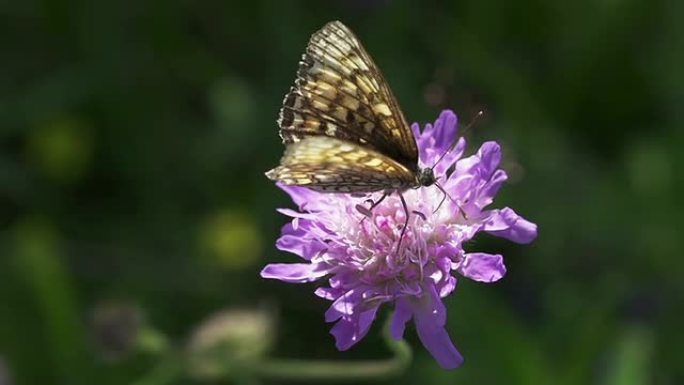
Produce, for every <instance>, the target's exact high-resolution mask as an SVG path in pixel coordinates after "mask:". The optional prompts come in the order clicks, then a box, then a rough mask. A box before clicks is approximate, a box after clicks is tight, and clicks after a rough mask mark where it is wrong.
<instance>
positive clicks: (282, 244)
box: [276, 221, 328, 261]
mask: <svg viewBox="0 0 684 385" xmlns="http://www.w3.org/2000/svg"><path fill="white" fill-rule="evenodd" d="M282 233H283V235H281V236H280V238H278V240H277V241H276V247H277V248H278V249H279V250H283V251H287V252H289V253H292V254H296V255H298V256H300V257H302V258H304V259H306V260H307V261H308V260H311V258H313V257H315V256H316V255H318V254H319V253H320V252H321V251H323V250H325V249H327V248H328V246H327V245H326V244H325V242H321V241H319V240H318V239H316V238H314V237H312V234H311V233H312V230H311V226H309V223H308V222H305V221H300V223H299V227H298V228H297V229H296V230H295V229H294V226H293V225H292V224H291V223H288V224H286V225H285V226H283V230H282Z"/></svg>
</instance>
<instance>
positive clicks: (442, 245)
mask: <svg viewBox="0 0 684 385" xmlns="http://www.w3.org/2000/svg"><path fill="white" fill-rule="evenodd" d="M411 128H412V129H413V133H414V135H415V137H416V141H417V143H418V147H419V151H420V167H428V166H432V165H433V164H434V163H435V162H436V161H437V159H438V158H439V157H440V156H441V155H442V154H443V153H444V151H446V150H447V149H448V148H449V146H450V145H451V144H452V143H453V142H454V140H455V139H456V131H457V130H456V115H455V114H454V113H453V112H452V111H449V110H445V111H443V112H442V113H441V114H440V116H439V118H438V119H437V121H436V122H435V124H434V125H431V124H427V125H426V126H425V128H424V129H423V131H422V132H421V131H420V127H419V125H418V124H415V123H414V124H413V125H412V126H411ZM464 148H465V140H464V139H463V138H462V137H461V138H459V139H458V142H457V143H456V145H455V147H454V148H453V150H452V151H451V152H449V153H448V154H447V155H446V156H445V157H444V159H442V161H440V162H439V164H437V166H436V167H435V168H434V172H435V176H436V177H437V178H438V183H440V184H441V185H442V186H443V187H444V189H445V190H446V191H447V192H448V193H449V195H450V196H451V198H453V200H454V201H456V202H457V203H458V204H456V203H454V202H452V201H451V200H449V199H447V200H446V201H444V202H443V204H442V205H441V207H439V210H437V211H436V212H435V210H436V209H437V208H438V205H439V204H440V202H441V201H442V199H443V198H444V194H443V193H442V192H441V191H440V190H439V189H438V188H437V186H430V187H421V188H418V189H410V190H407V191H404V192H403V195H404V197H405V199H406V202H407V204H408V208H409V212H413V211H418V212H420V213H422V214H423V215H422V216H421V215H417V214H412V215H411V216H410V219H409V223H408V227H407V229H406V233H405V235H404V238H403V240H402V243H401V248H400V250H399V252H397V242H398V240H399V235H400V233H401V227H402V226H403V224H404V221H405V219H406V212H405V211H404V209H403V207H402V205H401V202H400V199H399V197H398V195H397V194H392V195H391V196H389V197H387V199H385V200H384V201H383V202H382V203H381V204H380V205H378V206H377V207H375V208H374V209H373V212H372V217H371V218H367V219H366V220H363V221H362V219H363V216H362V215H361V214H360V213H359V212H358V210H357V209H356V208H355V206H356V205H357V204H359V203H361V204H363V202H364V200H365V199H364V198H354V197H351V196H350V195H346V194H325V193H318V192H314V191H312V190H309V189H306V188H302V187H292V186H280V188H282V189H283V190H285V192H287V193H288V194H289V195H290V196H291V197H292V200H293V201H294V202H295V203H296V204H297V205H298V206H299V211H294V210H290V209H280V210H279V211H280V212H281V213H283V214H285V215H288V216H290V217H292V218H293V219H292V221H291V222H290V223H288V224H287V225H285V226H284V227H283V230H282V236H281V237H280V238H279V239H278V241H277V242H276V246H277V247H278V248H279V249H280V250H285V251H289V252H291V253H294V254H297V255H298V256H300V257H302V258H303V259H304V260H305V262H304V263H288V264H281V263H274V264H269V265H267V266H266V267H264V269H263V270H262V271H261V276H262V277H264V278H274V279H279V280H281V281H285V282H291V283H303V282H312V281H316V280H318V279H321V278H324V277H327V279H328V286H326V287H319V288H318V289H316V292H315V293H316V295H318V296H319V297H321V298H325V299H327V300H329V301H332V305H331V306H330V308H329V309H328V311H327V312H326V313H325V320H326V321H327V322H335V325H334V326H333V328H332V330H331V333H332V335H333V336H334V337H335V340H336V346H337V348H338V349H340V350H346V349H348V348H350V347H351V346H353V345H354V344H355V343H357V342H358V341H359V340H361V339H362V338H363V337H364V336H365V335H366V333H367V332H368V329H369V327H370V325H371V323H372V322H373V320H374V319H375V314H376V312H377V310H378V307H379V306H380V305H381V304H383V303H390V304H393V306H394V312H393V314H392V318H391V320H390V322H391V325H390V326H391V327H390V331H391V335H392V337H393V338H396V339H400V338H402V336H403V334H404V328H405V326H406V323H407V322H408V321H410V320H411V319H413V320H414V322H415V326H416V331H417V333H418V337H419V338H420V340H421V341H422V343H423V345H425V347H426V348H427V350H428V351H430V353H431V354H432V356H433V357H434V358H435V359H436V360H437V362H438V363H439V365H440V366H442V367H443V368H447V369H451V368H456V367H458V366H459V365H460V364H461V363H462V362H463V357H462V356H461V355H460V353H459V352H458V351H457V350H456V347H455V346H454V345H453V343H452V342H451V339H450V338H449V335H448V334H447V332H446V330H445V329H444V326H445V324H446V308H445V306H444V304H443V302H442V298H444V297H446V296H447V295H449V294H451V293H452V292H453V291H454V289H455V288H456V282H457V277H456V276H455V274H454V272H457V273H459V274H460V275H463V276H465V277H468V278H470V279H473V280H475V281H480V282H495V281H498V280H499V279H501V277H503V276H504V274H506V267H505V266H504V263H503V257H502V256H501V255H498V254H487V253H481V252H466V251H465V250H464V244H465V243H466V242H467V241H469V240H470V239H472V238H473V237H474V236H475V234H477V233H478V232H480V231H485V232H488V233H490V234H493V235H496V236H499V237H503V238H506V239H509V240H511V241H514V242H518V243H529V242H531V241H532V240H533V239H534V238H535V237H536V236H537V226H536V225H535V224H534V223H531V222H529V221H527V220H525V219H523V218H522V217H520V216H519V215H518V214H516V213H515V212H514V211H513V210H512V209H510V208H508V207H506V208H503V209H487V208H486V207H487V206H489V205H490V204H491V203H492V201H493V198H494V196H495V195H496V193H497V191H498V190H499V188H500V187H501V185H502V184H503V182H504V181H505V180H506V178H507V177H506V173H505V172H504V171H503V170H501V169H499V168H498V167H499V162H500V160H501V148H500V147H499V145H498V144H497V143H496V142H486V143H484V144H482V146H481V147H480V149H479V150H478V151H477V154H475V155H472V156H469V157H465V158H462V155H463V150H464ZM380 194H381V193H378V194H377V196H373V197H372V198H373V199H374V200H375V199H378V198H379V196H380ZM464 214H465V215H464Z"/></svg>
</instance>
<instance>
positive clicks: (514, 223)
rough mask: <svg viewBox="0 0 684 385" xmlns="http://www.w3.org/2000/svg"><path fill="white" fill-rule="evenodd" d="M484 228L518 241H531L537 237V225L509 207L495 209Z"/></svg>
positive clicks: (494, 233) (499, 235)
mask: <svg viewBox="0 0 684 385" xmlns="http://www.w3.org/2000/svg"><path fill="white" fill-rule="evenodd" d="M483 230H484V231H486V232H488V233H490V234H492V235H496V236H497V237H501V238H505V239H508V240H509V241H513V242H517V243H530V242H532V241H533V240H534V239H535V238H537V225H536V224H534V223H532V222H530V221H528V220H526V219H525V218H523V217H521V216H519V215H518V214H516V213H515V211H513V209H511V208H509V207H505V208H503V209H501V210H493V211H492V214H491V215H490V217H489V219H488V220H487V222H486V223H485V225H484V228H483Z"/></svg>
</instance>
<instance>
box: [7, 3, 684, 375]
mask: <svg viewBox="0 0 684 385" xmlns="http://www.w3.org/2000/svg"><path fill="white" fill-rule="evenodd" d="M334 19H339V20H342V21H343V22H345V23H346V24H347V25H348V26H350V27H351V28H352V29H353V30H354V31H355V32H356V33H357V35H358V36H359V37H360V38H361V39H362V41H363V42H364V44H365V45H366V48H367V49H368V51H369V52H370V53H371V55H372V56H373V57H374V58H375V60H376V62H377V63H378V65H379V66H380V67H381V68H382V70H383V71H384V73H385V76H386V78H387V79H388V81H389V82H390V85H391V86H392V88H393V89H394V91H395V94H396V95H397V97H398V99H399V101H400V103H401V105H402V108H403V110H404V112H405V114H406V115H407V117H408V119H409V120H410V121H418V122H427V121H432V120H434V119H435V118H436V116H437V115H438V113H439V111H440V110H441V109H442V108H451V109H453V110H455V111H456V113H457V114H459V116H460V117H461V119H462V120H468V119H469V117H471V116H472V115H473V114H474V113H475V112H476V111H478V110H479V109H484V110H485V111H486V118H485V119H483V120H482V121H481V122H479V123H478V124H477V127H476V128H475V129H473V130H471V132H470V133H469V134H468V136H469V140H470V151H472V150H473V148H476V147H475V146H476V145H478V144H479V143H480V142H482V141H484V140H492V139H493V140H497V141H499V142H500V143H502V145H503V146H504V155H505V161H504V166H503V167H504V168H505V169H506V170H507V171H508V172H509V174H510V175H511V180H510V183H508V184H507V186H506V187H505V188H504V189H503V190H502V192H501V193H500V194H499V200H498V201H497V202H496V203H497V204H498V205H500V206H503V205H510V206H512V207H514V208H515V209H516V210H517V211H518V212H519V213H521V214H522V215H524V216H525V217H527V218H529V219H530V220H532V221H534V222H536V223H538V225H539V238H538V239H537V241H536V242H534V243H533V244H532V245H531V246H519V245H515V244H512V243H508V242H505V241H499V240H496V239H494V238H491V237H487V236H481V237H480V238H478V240H477V241H476V245H477V247H478V249H482V250H487V251H492V252H496V251H500V252H502V253H503V254H504V256H505V257H506V262H507V266H508V275H507V276H506V278H505V279H503V280H502V281H501V282H499V283H497V284H495V285H484V284H478V283H474V282H469V281H466V280H462V281H461V284H460V286H459V289H458V290H457V292H456V293H455V295H453V296H452V297H450V298H449V299H448V301H447V303H448V306H449V323H448V330H449V331H450V334H451V336H452V338H453V339H454V341H455V342H456V343H457V345H458V346H459V349H460V350H461V352H462V353H463V354H464V355H465V357H466V363H465V365H464V366H463V367H462V368H460V369H458V370H456V371H452V372H446V371H442V370H441V369H439V367H438V366H437V365H436V363H435V362H434V361H433V360H432V359H431V358H430V357H429V356H428V355H427V353H426V352H425V351H424V349H423V348H422V347H421V346H420V344H419V343H418V341H417V339H416V338H415V335H414V333H413V330H409V333H408V336H409V342H410V343H411V344H412V345H413V346H415V348H416V349H415V352H416V356H415V359H414V361H413V363H412V366H411V368H410V369H409V371H408V372H407V374H406V375H405V376H403V377H401V378H400V380H399V381H398V382H397V381H386V383H405V384H414V383H417V382H418V381H423V383H431V384H441V383H443V384H466V383H468V384H475V383H477V384H504V383H505V384H509V385H516V384H520V385H527V384H600V385H641V384H677V383H683V382H684V365H682V357H683V356H682V346H684V337H683V335H684V333H682V332H681V326H682V314H683V313H682V303H684V295H683V292H684V290H683V286H684V280H683V279H682V273H684V271H682V270H684V269H683V268H684V258H683V257H682V251H681V249H682V246H683V242H682V236H683V232H682V217H681V216H680V215H682V214H683V213H684V207H683V204H682V203H681V201H677V200H676V196H678V195H681V194H682V193H683V192H684V191H683V188H684V181H683V178H682V171H681V170H682V166H683V165H684V152H682V151H681V147H682V145H684V130H683V129H682V128H684V109H683V108H682V106H683V105H684V71H682V68H684V23H682V20H683V19H684V2H681V1H677V0H654V1H646V0H596V1H590V0H579V1H547V0H520V1H515V2H512V1H511V2H509V1H494V0H468V1H422V2H417V1H416V2H408V1H389V0H387V1H380V0H376V1H372V0H366V1H364V0H354V1H352V0H346V1H343V0H339V1H333V0H325V1H310V2H305V1H287V2H285V1H282V2H281V1H266V0H252V1H247V2H240V3H238V2H232V1H227V0H225V1H217V0H212V1H183V0H165V1H160V0H157V1H155V0H149V1H130V0H129V1H87V0H81V1H58V0H42V1H41V0H27V1H5V2H2V3H1V4H0V145H1V146H2V147H0V223H1V227H0V384H2V385H5V384H6V383H9V381H13V382H14V383H16V384H88V385H90V384H127V383H133V381H135V380H136V379H138V378H142V377H144V376H146V375H147V374H146V373H149V371H150V370H151V369H152V368H154V367H155V365H157V362H156V360H157V359H156V358H155V355H154V354H153V353H150V352H149V351H148V352H140V351H137V352H136V351H131V352H129V351H128V348H127V347H126V338H127V336H128V337H130V336H129V334H131V333H132V331H129V330H128V329H127V328H126V327H125V322H124V324H123V325H122V321H121V318H122V317H115V316H112V314H114V315H116V314H118V313H124V315H126V314H128V316H127V317H123V319H124V320H125V319H129V321H130V323H133V324H135V323H136V322H135V321H136V318H137V317H140V318H142V319H144V324H146V325H148V326H147V327H148V328H154V329H155V330H157V331H158V332H160V333H163V334H165V335H166V336H167V337H168V338H169V341H170V342H169V343H171V344H173V346H177V347H181V346H183V345H184V344H185V343H186V342H185V341H186V340H187V339H188V338H189V336H190V335H191V334H192V331H193V329H194V328H196V327H197V325H198V324H199V323H200V322H202V321H203V320H204V319H206V318H207V317H208V316H210V315H211V314H213V313H215V312H217V311H219V310H222V309H236V308H240V309H256V308H258V309H266V311H267V313H268V315H269V316H272V317H273V322H275V323H276V327H275V328H276V329H277V332H276V337H275V340H274V341H273V347H272V349H271V351H270V354H271V355H273V356H279V357H294V358H328V359H336V360H343V359H365V358H381V357H385V356H387V354H388V353H387V351H386V349H385V348H384V347H383V344H382V340H381V338H380V337H379V332H380V327H379V326H376V327H375V328H374V329H373V330H372V331H371V333H370V335H369V336H368V338H367V339H366V340H364V341H363V342H362V343H360V344H359V345H358V346H357V347H355V348H353V349H352V350H351V351H349V352H344V353H339V352H337V351H335V348H334V344H333V340H332V337H331V336H330V335H329V334H328V327H329V325H326V324H325V323H324V321H323V312H324V309H325V308H326V306H327V303H326V302H325V301H323V300H320V299H317V298H316V297H314V295H313V294H312V291H313V287H314V286H313V285H308V286H306V285H298V286H291V285H286V284H283V283H279V282H266V281H263V280H262V279H260V278H259V275H258V272H259V270H260V269H261V267H262V266H263V265H264V264H266V263H267V262H274V261H294V260H295V258H294V257H293V256H289V255H285V254H284V253H280V252H278V251H276V250H275V248H274V246H273V243H274V240H275V238H276V236H277V234H278V231H279V228H280V226H281V225H282V224H284V223H285V220H286V219H285V218H284V217H283V216H281V215H279V214H277V213H276V212H275V208H277V207H289V206H290V205H291V203H290V202H289V201H288V199H287V197H286V196H285V195H284V194H283V193H282V192H280V191H279V190H278V189H276V188H275V186H274V185H273V184H272V183H271V182H270V181H268V180H267V179H266V178H265V177H264V176H263V172H264V171H265V170H267V169H268V168H270V167H272V166H274V165H275V164H276V163H277V161H278V159H279V157H280V155H281V152H282V146H281V144H280V140H279V138H278V135H277V127H276V125H275V119H276V115H277V111H278V109H279V107H280V102H281V100H282V96H283V95H284V93H285V92H286V91H287V90H288V88H289V87H290V85H291V83H292V81H293V79H294V75H295V70H296V64H297V61H298V59H299V57H300V55H301V53H302V51H303V48H304V46H305V44H306V41H307V39H308V37H309V35H310V34H311V33H312V32H313V31H315V30H316V29H317V28H319V27H321V26H322V25H323V24H324V23H325V22H327V21H330V20H334ZM134 309H137V310H136V311H135V312H134V314H129V313H130V312H131V311H133V310H134ZM382 317H384V314H383V315H381V318H382ZM131 318H132V320H131ZM103 324H104V326H105V329H106V330H104V331H102V330H100V329H102V327H103ZM98 327H99V328H100V329H98ZM95 329H97V330H100V331H99V332H98V331H97V330H95ZM103 333H104V336H105V337H106V338H103V337H102V334H103ZM97 336H100V337H99V338H98V337H97ZM148 337H149V336H148ZM103 339H104V341H103ZM148 339H152V342H150V341H148V345H152V346H156V345H155V343H154V335H152V336H151V337H149V338H148ZM103 344H104V345H106V346H103ZM112 345H114V346H112ZM107 346H108V349H109V350H111V349H112V348H113V347H114V348H117V347H118V348H117V349H115V350H116V352H111V351H109V352H108V353H107V352H106V351H103V350H105V348H106V347H107ZM147 349H148V350H149V349H151V348H149V346H148V348H147ZM167 369H168V371H173V368H166V369H164V368H162V369H160V371H161V372H162V374H163V373H164V372H165V371H166V370H167ZM3 377H5V378H6V379H5V380H3ZM10 378H11V379H12V380H10ZM3 381H5V382H3ZM193 381H195V382H197V383H201V381H199V380H191V379H188V378H187V377H186V378H184V379H182V380H180V381H176V383H193ZM231 381H232V380H230V379H228V377H226V379H225V380H213V382H211V381H210V383H231ZM151 383H152V382H150V384H151ZM157 383H161V382H157Z"/></svg>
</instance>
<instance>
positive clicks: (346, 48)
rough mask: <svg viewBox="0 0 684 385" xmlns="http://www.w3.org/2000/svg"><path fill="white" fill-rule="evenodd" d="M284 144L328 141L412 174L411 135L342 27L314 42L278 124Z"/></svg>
mask: <svg viewBox="0 0 684 385" xmlns="http://www.w3.org/2000/svg"><path fill="white" fill-rule="evenodd" d="M278 123H279V126H280V135H281V137H282V138H283V141H284V142H285V143H286V144H287V143H294V142H297V141H300V140H303V139H304V138H307V137H314V136H326V137H333V138H339V139H342V140H347V141H350V142H353V143H356V144H358V145H361V146H363V147H367V148H370V149H372V150H374V151H377V152H379V153H381V154H383V155H385V156H387V157H389V158H392V159H394V160H395V161H396V162H399V163H401V164H403V165H404V166H406V167H407V168H409V169H411V170H414V169H415V168H416V167H417V161H418V150H417V147H416V143H415V140H414V138H413V134H412V132H411V130H410V128H409V126H408V123H407V122H406V119H405V118H404V116H403V114H402V112H401V110H400V109H399V107H398V105H397V102H396V100H395V98H394V96H393V95H392V92H391V91H390V89H389V87H388V85H387V83H386V82H385V80H384V78H383V76H382V74H381V73H380V71H379V69H378V68H377V66H376V65H375V63H374V62H373V60H372V59H371V58H370V56H369V55H368V53H366V51H365V49H364V48H363V46H362V45H361V43H360V42H359V41H358V39H357V38H356V37H355V36H354V34H353V33H352V32H351V31H350V30H349V29H348V28H347V27H345V26H344V25H343V24H342V23H340V22H331V23H328V24H326V25H325V26H324V27H323V28H322V29H321V30H319V31H317V32H316V33H314V34H313V36H312V37H311V40H310V41H309V45H308V46H307V49H306V53H305V54H304V55H303V56H302V60H301V62H300V67H299V70H298V73H297V80H296V82H295V85H294V86H293V87H292V89H291V90H290V92H289V93H288V94H287V95H286V96H285V99H284V101H283V107H282V109H281V111H280V118H279V120H278Z"/></svg>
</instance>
